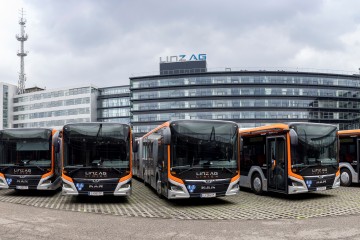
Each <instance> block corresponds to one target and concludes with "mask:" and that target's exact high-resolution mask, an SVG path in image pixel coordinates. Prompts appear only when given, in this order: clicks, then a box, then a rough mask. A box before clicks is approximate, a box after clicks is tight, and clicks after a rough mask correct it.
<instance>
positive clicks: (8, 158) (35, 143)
mask: <svg viewBox="0 0 360 240" xmlns="http://www.w3.org/2000/svg"><path fill="white" fill-rule="evenodd" d="M0 165H1V166H15V165H18V166H25V165H26V166H31V165H32V166H42V167H50V166H51V130H50V129H8V130H3V131H1V132H0Z"/></svg>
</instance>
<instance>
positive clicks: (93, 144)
mask: <svg viewBox="0 0 360 240" xmlns="http://www.w3.org/2000/svg"><path fill="white" fill-rule="evenodd" d="M80 130H81V131H80ZM122 130H123V127H122V125H117V127H116V128H115V127H114V125H110V127H109V126H108V125H106V124H96V125H95V124H94V125H83V126H72V127H71V128H69V131H66V130H65V131H64V144H65V145H64V166H65V167H68V166H70V167H105V168H106V167H108V168H129V166H130V154H129V150H130V144H129V140H130V139H129V128H127V134H126V133H124V134H123V131H122ZM119 132H121V134H119Z"/></svg>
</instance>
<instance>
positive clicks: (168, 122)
mask: <svg viewBox="0 0 360 240" xmlns="http://www.w3.org/2000/svg"><path fill="white" fill-rule="evenodd" d="M177 122H223V123H233V124H236V123H235V122H232V121H224V120H212V119H211V120H209V119H179V120H171V121H167V122H164V123H163V124H161V125H159V126H157V127H156V128H154V129H153V130H151V131H150V132H148V133H146V134H145V135H144V136H142V137H141V138H145V137H147V136H149V135H151V134H152V133H154V132H156V131H158V130H159V129H161V128H163V127H169V126H170V124H172V123H177Z"/></svg>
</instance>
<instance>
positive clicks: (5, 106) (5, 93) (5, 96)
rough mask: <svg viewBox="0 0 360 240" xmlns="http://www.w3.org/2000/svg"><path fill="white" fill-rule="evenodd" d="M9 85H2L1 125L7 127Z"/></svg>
mask: <svg viewBox="0 0 360 240" xmlns="http://www.w3.org/2000/svg"><path fill="white" fill-rule="evenodd" d="M8 106H9V87H8V86H6V85H3V114H2V115H3V126H2V128H3V129H4V128H8V127H9V124H8V122H9V109H8Z"/></svg>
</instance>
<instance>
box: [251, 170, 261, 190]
mask: <svg viewBox="0 0 360 240" xmlns="http://www.w3.org/2000/svg"><path fill="white" fill-rule="evenodd" d="M251 190H252V191H253V192H254V193H255V194H257V195H260V194H262V192H263V182H262V178H261V175H260V173H259V172H257V171H255V172H254V173H253V174H252V175H251Z"/></svg>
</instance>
